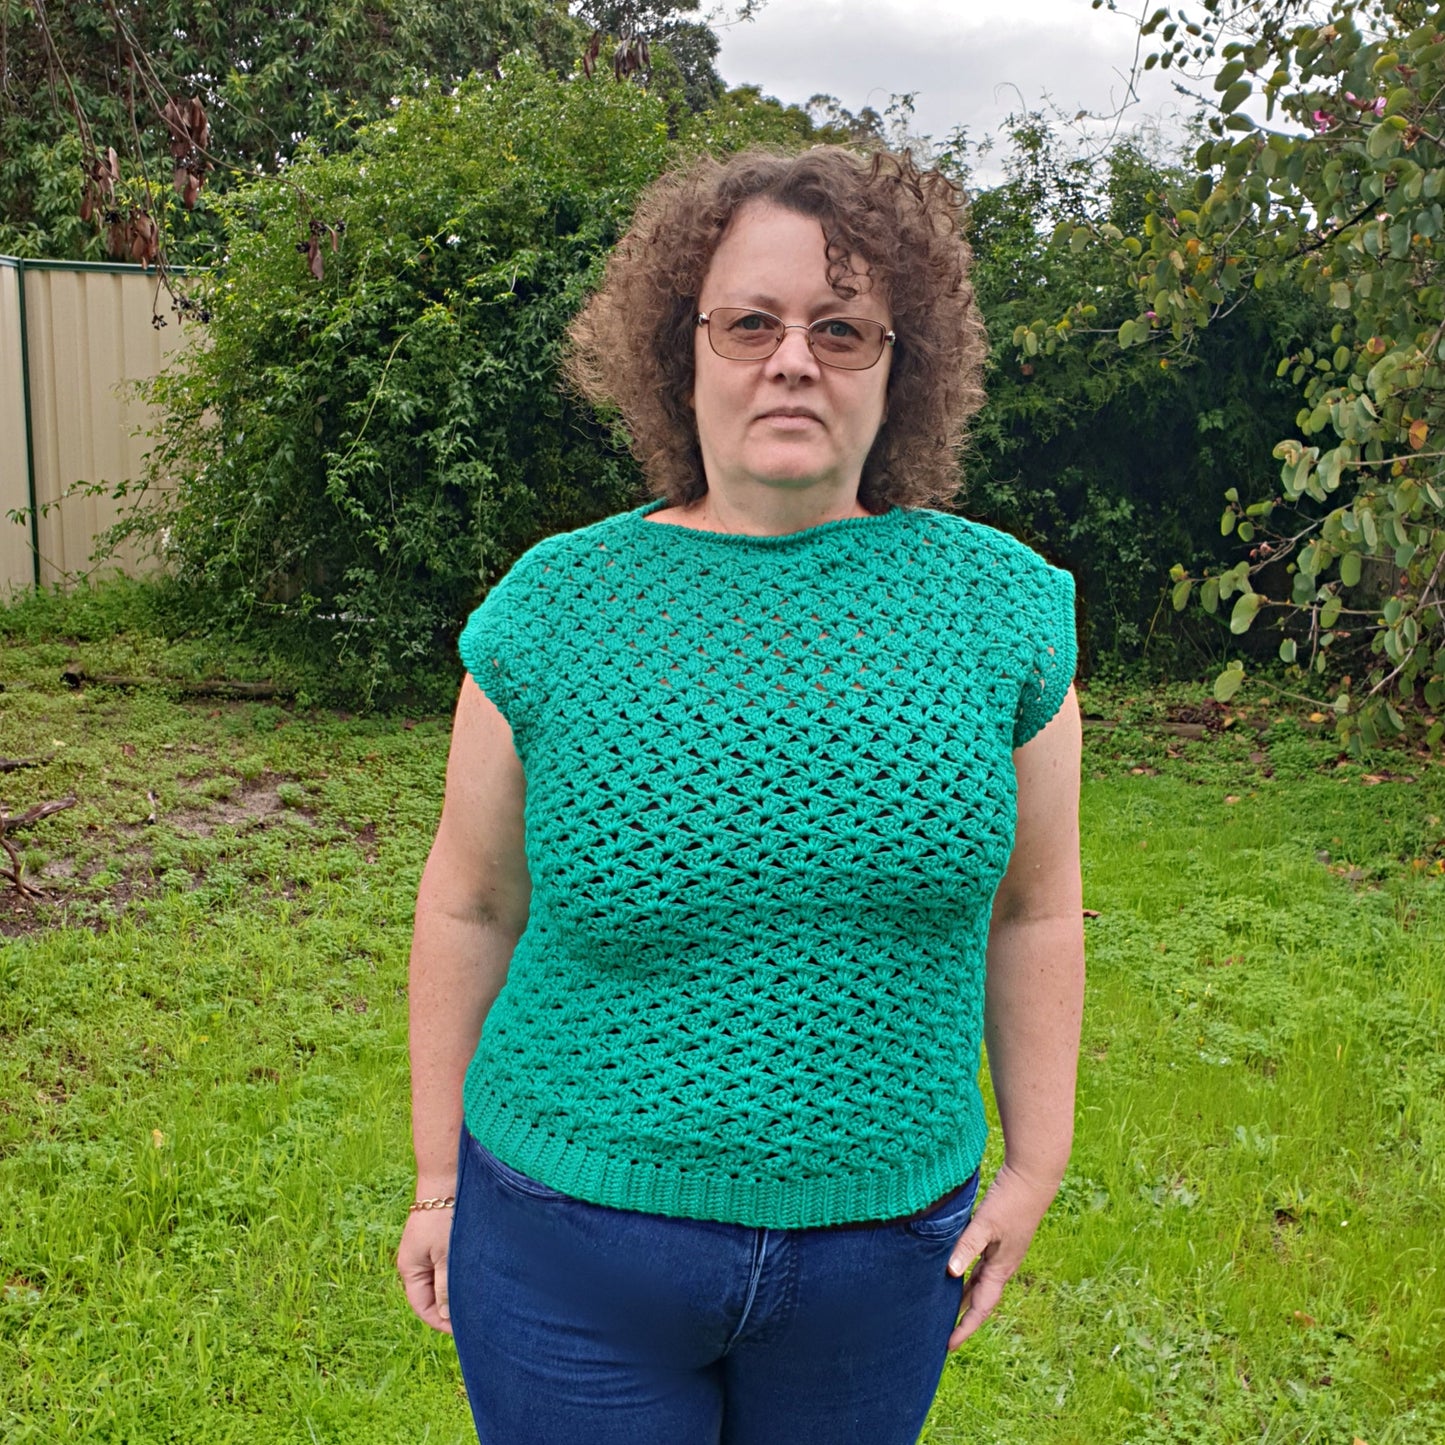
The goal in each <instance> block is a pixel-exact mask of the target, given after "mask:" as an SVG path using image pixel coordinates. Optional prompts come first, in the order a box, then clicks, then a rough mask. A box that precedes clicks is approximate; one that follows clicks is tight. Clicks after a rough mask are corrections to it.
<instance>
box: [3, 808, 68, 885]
mask: <svg viewBox="0 0 1445 1445" xmlns="http://www.w3.org/2000/svg"><path fill="white" fill-rule="evenodd" d="M74 806H75V799H74V798H73V797H68V798H57V799H55V800H54V801H53V802H49V803H36V805H35V806H34V807H33V808H27V809H26V810H25V811H24V812H23V813H6V812H4V811H0V848H4V850H5V852H6V854H7V855H8V857H9V859H10V866H9V867H8V868H5V867H0V877H3V878H8V879H9V880H10V882H11V883H12V884H13V885H14V887H15V891H16V892H17V893H18V894H19V895H20V896H21V897H22V898H39V897H41V895H42V890H41V889H39V888H33V887H31V885H30V884H29V883H27V882H26V881H25V879H24V878H23V877H21V873H22V871H23V869H24V864H23V863H22V862H21V861H20V854H19V853H17V852H16V851H15V845H14V844H13V843H12V842H11V841H10V839H9V838H7V837H6V836H5V835H6V834H7V833H13V832H14V831H15V830H16V829H17V828H28V827H29V826H30V825H31V824H32V823H38V822H39V821H40V820H41V819H42V818H48V817H49V816H50V815H51V814H52V813H59V812H62V811H63V810H64V809H66V808H73V807H74Z"/></svg>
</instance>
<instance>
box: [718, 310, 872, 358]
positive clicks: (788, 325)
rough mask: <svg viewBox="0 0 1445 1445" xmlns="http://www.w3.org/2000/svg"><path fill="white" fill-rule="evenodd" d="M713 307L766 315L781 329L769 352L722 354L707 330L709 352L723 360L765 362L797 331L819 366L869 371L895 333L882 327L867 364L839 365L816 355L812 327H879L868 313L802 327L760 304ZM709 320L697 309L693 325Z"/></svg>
mask: <svg viewBox="0 0 1445 1445" xmlns="http://www.w3.org/2000/svg"><path fill="white" fill-rule="evenodd" d="M713 310H714V311H741V312H743V313H745V314H747V315H751V316H766V317H767V318H768V320H770V321H776V322H777V323H778V325H779V326H780V327H781V328H782V330H781V331H779V332H778V343H777V345H776V346H774V347H773V349H772V350H771V351H768V352H764V353H763V354H762V355H760V356H728V355H726V354H725V353H724V352H721V351H719V350H718V349H717V347H716V346H715V345H714V344H713V339H712V332H711V331H710V330H709V332H708V334H707V344H708V345H709V346H711V347H712V350H713V354H714V355H715V356H720V357H722V359H723V360H724V361H766V360H767V359H768V357H770V356H776V355H777V354H778V351H779V349H780V348H781V347H782V344H783V337H784V336H786V335H787V333H788V332H790V331H801V332H803V333H804V335H805V336H806V338H807V342H808V351H809V352H810V354H811V355H812V357H813V360H814V361H816V362H817V363H818V365H819V366H831V367H832V368H833V370H834V371H869V370H871V369H872V368H873V367H875V366H877V365H878V363H879V362H880V361H882V360H883V346H893V345H895V344H896V343H897V341H898V333H897V332H896V331H886V330H885V331H884V333H883V346H880V347H879V348H878V355H877V356H875V357H874V358H873V360H872V361H870V362H869V363H868V365H867V366H839V364H838V363H837V362H836V361H827V360H825V359H824V358H823V357H821V356H819V355H818V351H817V348H816V347H815V346H814V345H813V327H814V326H826V325H827V324H828V323H829V322H830V321H849V322H853V321H863V322H866V323H867V324H868V325H869V326H881V325H882V324H883V323H882V322H881V321H874V320H873V318H872V317H871V316H820V317H819V318H818V319H817V320H816V321H814V322H813V323H812V324H811V325H809V326H804V325H803V323H802V322H801V321H784V320H783V318H782V317H781V316H774V315H773V313H772V312H771V311H764V310H763V309H762V307H760V306H715V307H713ZM709 319H710V317H709V314H708V313H707V312H706V311H699V312H698V313H697V320H696V322H695V323H694V324H695V325H697V326H706V325H707V324H708V321H709Z"/></svg>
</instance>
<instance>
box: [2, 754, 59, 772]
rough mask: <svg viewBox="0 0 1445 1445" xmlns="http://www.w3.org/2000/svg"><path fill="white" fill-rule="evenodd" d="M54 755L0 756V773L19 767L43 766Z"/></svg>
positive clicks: (15, 769)
mask: <svg viewBox="0 0 1445 1445" xmlns="http://www.w3.org/2000/svg"><path fill="white" fill-rule="evenodd" d="M54 756H55V754H54V753H46V755H45V756H44V757H43V758H0V773H15V772H19V770H20V769H21V768H43V767H44V766H45V765H46V763H48V762H49V761H50V760H51V759H52V758H53V757H54Z"/></svg>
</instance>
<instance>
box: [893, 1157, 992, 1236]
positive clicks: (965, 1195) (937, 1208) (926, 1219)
mask: <svg viewBox="0 0 1445 1445" xmlns="http://www.w3.org/2000/svg"><path fill="white" fill-rule="evenodd" d="M977 1199H978V1171H977V1170H975V1171H974V1175H973V1178H972V1179H970V1180H969V1181H968V1183H967V1184H965V1185H964V1186H963V1188H962V1189H960V1190H959V1192H958V1193H957V1194H954V1195H951V1196H949V1197H948V1198H946V1199H944V1200H943V1201H942V1202H941V1203H939V1204H935V1205H934V1206H933V1208H932V1209H930V1210H929V1211H928V1212H927V1213H926V1214H923V1215H920V1216H919V1218H917V1219H910V1220H909V1221H908V1222H907V1223H906V1224H905V1225H904V1226H903V1227H904V1229H906V1230H907V1231H908V1233H909V1234H911V1235H913V1237H914V1238H915V1239H926V1240H928V1241H930V1242H932V1243H937V1242H939V1241H941V1240H946V1241H947V1242H948V1243H950V1244H951V1243H952V1242H953V1241H954V1240H955V1239H957V1238H958V1236H959V1235H960V1234H962V1233H963V1231H964V1230H965V1229H967V1228H968V1221H969V1220H970V1219H972V1218H973V1206H974V1204H975V1203H976V1202H977Z"/></svg>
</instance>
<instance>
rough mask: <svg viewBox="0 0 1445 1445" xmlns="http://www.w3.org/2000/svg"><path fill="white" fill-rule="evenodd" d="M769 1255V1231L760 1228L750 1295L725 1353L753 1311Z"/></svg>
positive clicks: (749, 1274)
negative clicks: (764, 1262) (759, 1282)
mask: <svg viewBox="0 0 1445 1445" xmlns="http://www.w3.org/2000/svg"><path fill="white" fill-rule="evenodd" d="M767 1257H768V1231H767V1230H766V1229H760V1230H758V1232H757V1234H756V1235H754V1236H753V1263H752V1267H751V1269H750V1270H749V1271H748V1297H747V1298H746V1299H745V1300H744V1301H743V1312H742V1314H741V1315H740V1316H739V1317H738V1323H737V1328H736V1329H735V1330H734V1331H733V1332H732V1334H731V1335H729V1336H728V1341H727V1343H726V1344H725V1345H724V1346H723V1348H722V1352H723V1354H727V1352H728V1351H729V1350H730V1349H732V1347H733V1346H734V1345H735V1344H736V1343H737V1341H738V1336H739V1335H741V1334H742V1332H743V1329H744V1327H745V1326H746V1325H747V1322H748V1315H749V1313H750V1312H751V1311H752V1308H753V1301H754V1300H755V1299H756V1298H757V1295H758V1281H759V1280H761V1279H762V1277H763V1261H764V1260H765V1259H766V1258H767Z"/></svg>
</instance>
